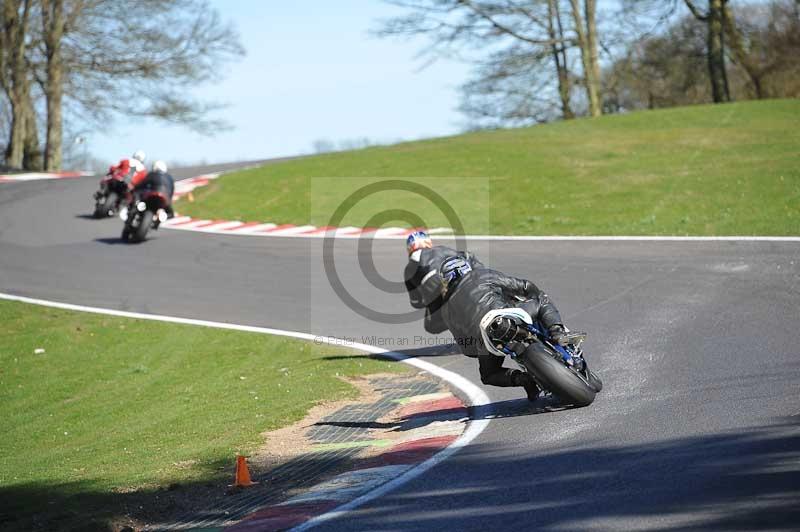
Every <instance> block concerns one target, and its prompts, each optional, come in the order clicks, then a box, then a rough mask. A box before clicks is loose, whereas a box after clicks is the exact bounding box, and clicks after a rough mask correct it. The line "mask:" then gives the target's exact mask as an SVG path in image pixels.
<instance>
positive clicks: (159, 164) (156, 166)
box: [153, 161, 167, 174]
mask: <svg viewBox="0 0 800 532" xmlns="http://www.w3.org/2000/svg"><path fill="white" fill-rule="evenodd" d="M153 172H163V173H165V174H166V173H167V163H165V162H164V161H156V162H154V163H153Z"/></svg>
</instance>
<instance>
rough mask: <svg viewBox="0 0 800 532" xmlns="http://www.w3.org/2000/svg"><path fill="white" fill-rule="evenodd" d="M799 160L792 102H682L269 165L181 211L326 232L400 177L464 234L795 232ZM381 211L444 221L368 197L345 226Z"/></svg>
mask: <svg viewBox="0 0 800 532" xmlns="http://www.w3.org/2000/svg"><path fill="white" fill-rule="evenodd" d="M798 153H800V100H773V101H760V102H745V103H734V104H729V105H717V106H696V107H684V108H676V109H667V110H659V111H645V112H638V113H631V114H627V115H615V116H604V117H601V118H598V119H591V120H589V119H586V120H574V121H569V122H559V123H554V124H547V125H540V126H535V127H530V128H523V129H511V130H498V131H486V132H479V133H470V134H466V135H460V136H456V137H449V138H440V139H433V140H427V141H420V142H410V143H404V144H399V145H396V146H389V147H377V148H368V149H364V150H358V151H353V152H342V153H334V154H327V155H320V156H314V157H308V158H304V159H300V160H295V161H290V162H285V163H281V164H275V165H268V166H264V167H261V168H255V169H251V170H245V171H242V172H237V173H232V174H229V175H225V176H223V177H222V178H221V179H219V180H217V181H216V182H214V183H213V184H212V185H210V186H209V187H206V188H205V189H201V190H199V191H197V193H196V194H195V201H194V202H191V203H190V202H187V201H182V202H180V203H179V204H178V210H179V211H181V213H182V214H188V215H191V216H195V217H202V218H211V219H215V218H222V219H239V220H246V221H271V222H277V223H293V224H306V223H311V224H314V225H319V226H323V225H328V223H329V222H330V220H331V215H332V214H333V213H334V211H335V210H336V208H337V207H338V206H339V205H340V204H341V203H342V201H343V200H344V199H345V198H346V197H347V196H348V195H349V194H350V193H352V192H353V191H354V190H356V189H358V188H359V187H362V186H364V185H366V184H369V183H374V182H378V181H382V180H385V179H387V178H388V179H391V178H402V179H409V180H411V181H414V182H418V183H422V184H425V185H427V186H429V187H431V188H432V189H434V190H435V191H436V192H437V193H439V194H441V195H442V196H443V198H444V199H445V200H446V202H447V203H448V204H450V205H451V206H452V207H453V208H454V210H455V212H456V213H457V215H458V217H459V218H460V220H461V222H462V223H463V224H464V226H465V230H466V231H467V232H468V233H492V234H534V235H545V234H559V235H599V234H608V235H622V234H630V235H672V234H675V235H734V234H737V235H738V234H745V235H754V234H755V235H797V234H800V159H799V158H798ZM390 209H407V210H409V211H411V212H413V213H415V214H417V215H419V216H420V217H421V218H422V219H423V221H424V222H425V224H426V225H428V226H450V225H451V224H450V223H449V221H448V219H447V218H446V217H445V216H444V215H443V214H442V213H441V212H440V209H439V208H438V206H437V205H435V204H434V203H432V202H430V201H427V200H420V197H419V195H417V194H415V193H412V192H397V191H393V192H390V191H386V192H380V193H377V194H374V195H372V196H370V197H369V199H368V201H363V202H361V203H360V204H358V205H357V206H356V207H354V208H353V209H352V210H351V211H350V212H349V213H348V214H347V215H346V216H345V218H344V219H343V221H342V225H356V226H365V225H376V221H377V222H381V220H380V219H377V220H376V219H372V218H373V215H375V214H376V213H380V212H384V211H386V210H390ZM387 222H388V221H387ZM377 225H380V223H378V224H377ZM389 225H396V224H395V223H391V224H389ZM406 225H413V224H411V223H408V224H406Z"/></svg>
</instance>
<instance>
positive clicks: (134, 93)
mask: <svg viewBox="0 0 800 532" xmlns="http://www.w3.org/2000/svg"><path fill="white" fill-rule="evenodd" d="M38 2H39V3H40V4H41V10H40V12H39V20H40V22H41V27H40V32H41V39H40V44H39V45H38V47H37V48H36V49H35V50H32V51H31V53H30V54H29V55H30V57H29V63H30V65H31V68H32V70H33V71H34V73H35V74H36V79H37V81H38V83H39V85H40V86H41V89H42V92H43V94H44V96H45V99H46V109H47V134H46V149H45V153H46V166H47V168H48V169H49V170H54V169H57V168H59V167H60V166H61V159H62V151H63V147H62V137H63V121H64V118H63V116H64V112H65V111H68V112H70V113H71V114H72V116H73V117H74V118H79V119H80V120H83V121H91V122H93V123H94V124H96V125H98V126H104V127H107V126H108V125H109V123H110V122H111V121H112V120H113V118H114V116H115V115H119V114H122V115H126V116H127V117H129V118H130V117H133V119H134V120H138V119H141V118H144V117H151V118H155V119H158V120H163V121H167V122H172V123H176V124H181V125H184V126H187V127H189V128H192V129H194V130H196V131H199V132H203V133H206V134H210V133H214V132H215V131H217V130H219V129H222V128H224V127H225V126H226V124H225V123H224V121H221V120H214V119H212V118H209V114H208V113H209V112H210V111H212V110H215V109H218V108H219V105H217V104H214V103H210V102H203V101H198V100H195V99H193V98H192V97H191V89H192V88H194V87H195V86H197V85H198V84H201V83H203V82H208V81H213V80H215V79H218V78H219V76H220V69H221V65H222V64H223V63H224V62H225V61H227V60H230V59H233V58H235V57H237V56H239V55H241V54H242V53H243V50H242V48H241V46H240V44H239V41H238V36H237V34H236V32H235V31H234V30H233V28H231V27H230V25H228V24H224V23H222V21H221V20H220V17H219V14H218V13H217V12H216V11H215V10H213V9H211V8H210V6H209V5H208V4H207V2H206V1H205V0H71V1H69V2H65V1H64V0H38Z"/></svg>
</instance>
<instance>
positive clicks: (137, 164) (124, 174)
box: [108, 150, 147, 181]
mask: <svg viewBox="0 0 800 532" xmlns="http://www.w3.org/2000/svg"><path fill="white" fill-rule="evenodd" d="M144 161H145V155H144V152H143V151H142V150H136V152H135V153H134V154H133V156H132V157H130V158H127V157H126V158H124V159H122V160H120V162H118V163H117V164H114V165H111V166H110V167H109V168H108V175H110V176H111V177H113V178H114V179H119V180H121V181H125V180H128V179H130V180H133V179H135V178H136V177H137V176H139V175H140V174H141V175H142V176H144V175H145V174H147V168H145V166H144ZM139 179H141V177H139Z"/></svg>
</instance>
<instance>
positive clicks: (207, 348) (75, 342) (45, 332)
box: [0, 301, 404, 529]
mask: <svg viewBox="0 0 800 532" xmlns="http://www.w3.org/2000/svg"><path fill="white" fill-rule="evenodd" d="M42 350H43V351H42ZM334 352H335V353H336V354H342V353H343V351H342V350H338V351H335V350H334V349H333V348H329V347H318V346H313V345H312V344H310V343H309V342H301V341H298V340H293V339H287V338H280V337H273V336H267V335H261V334H254V333H243V332H236V331H223V330H216V329H210V328H204V327H196V326H185V325H173V324H167V323H157V322H152V321H144V320H133V319H123V318H112V317H105V316H97V315H93V314H86V313H78V312H69V311H63V310H56V309H50V308H44V307H38V306H33V305H27V304H22V303H12V302H6V301H0V419H2V424H3V431H2V443H0V500H2V504H0V528H3V525H4V523H5V524H8V523H9V522H10V523H15V525H14V526H13V527H12V528H16V529H20V528H28V526H30V525H31V523H36V522H37V521H40V520H41V519H43V520H44V521H45V522H47V521H49V520H52V519H55V521H54V522H61V521H62V520H64V519H69V518H78V519H80V521H81V522H90V521H91V522H93V523H94V525H92V526H89V525H87V529H100V528H102V527H101V526H100V523H102V522H105V520H107V519H110V518H113V516H114V515H116V514H118V513H119V512H122V511H123V507H124V506H125V504H127V503H126V502H125V501H126V500H128V499H130V497H129V496H128V495H129V494H130V493H133V492H136V491H140V490H141V491H149V492H151V493H152V492H154V491H155V492H157V490H159V489H163V488H166V487H167V486H174V485H175V484H176V483H177V484H186V485H197V484H202V483H205V482H211V481H215V480H219V479H220V478H225V479H229V477H231V475H232V466H233V463H234V460H233V459H234V454H235V453H237V452H242V453H247V452H249V451H252V450H253V449H254V448H256V447H257V446H258V445H259V443H260V441H261V438H260V436H259V435H260V433H261V432H263V431H265V430H270V429H274V428H278V427H281V426H284V425H288V424H290V423H292V422H294V421H297V420H298V419H301V418H302V417H303V416H304V415H305V413H306V412H307V410H308V409H309V408H310V407H311V406H313V405H314V404H317V403H319V402H321V401H326V400H331V399H341V398H345V397H354V396H355V395H357V393H356V390H355V388H353V387H352V386H350V385H349V384H346V383H344V382H343V381H342V380H341V379H339V378H338V377H339V376H356V375H361V374H367V373H376V372H386V371H402V370H403V368H404V366H402V367H401V366H399V365H397V364H391V363H388V362H382V361H377V360H373V359H369V358H367V357H354V358H348V357H338V358H336V359H331V358H328V357H329V355H331V354H332V353H334ZM37 516H40V517H41V519H40V517H37ZM92 518H93V519H95V521H92ZM9 520H10V521H9ZM46 528H48V529H49V527H46ZM56 528H60V527H56Z"/></svg>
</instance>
